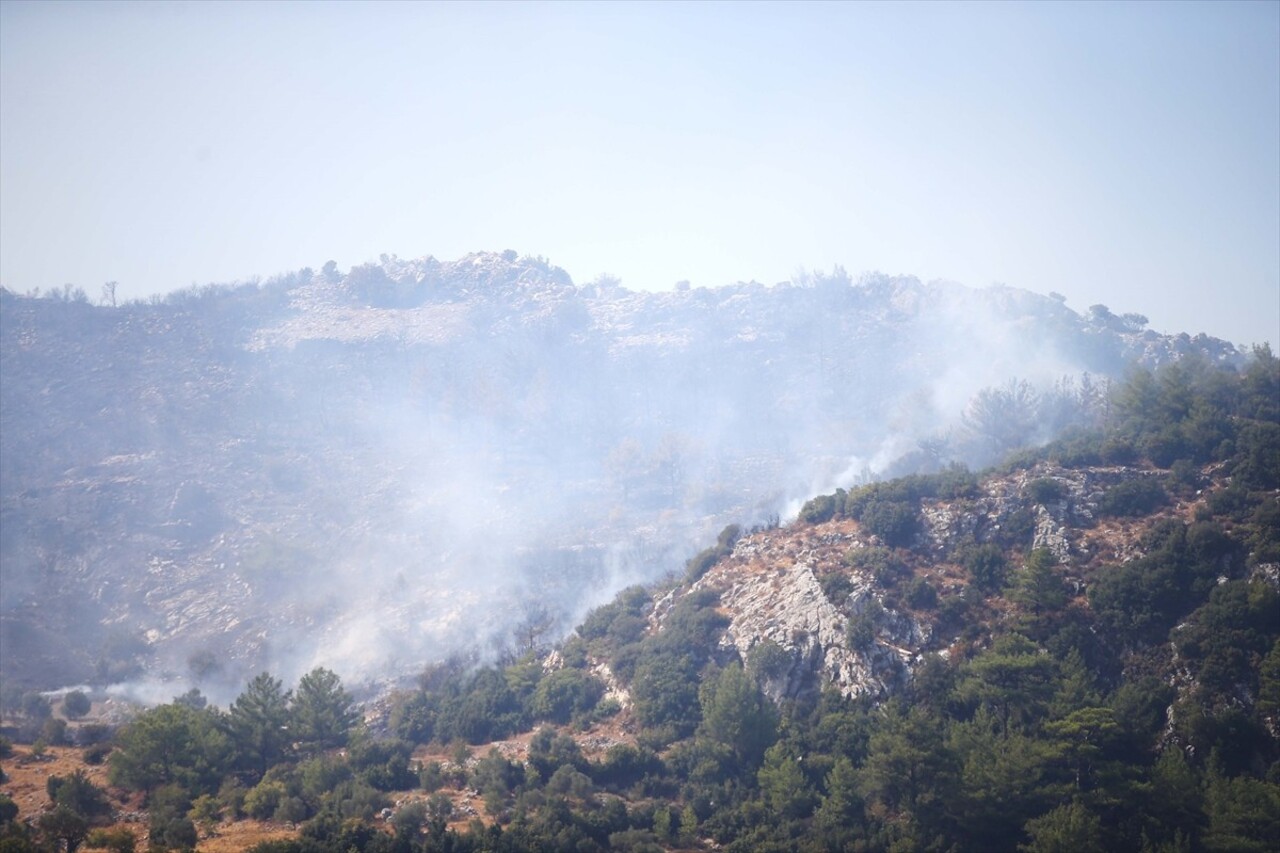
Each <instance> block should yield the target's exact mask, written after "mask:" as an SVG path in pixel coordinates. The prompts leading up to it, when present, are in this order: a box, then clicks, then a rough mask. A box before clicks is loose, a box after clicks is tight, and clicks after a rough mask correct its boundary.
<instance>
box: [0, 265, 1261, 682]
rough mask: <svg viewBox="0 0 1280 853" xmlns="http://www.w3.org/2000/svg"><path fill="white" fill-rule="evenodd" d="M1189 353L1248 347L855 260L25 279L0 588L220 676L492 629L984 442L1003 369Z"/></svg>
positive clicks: (8, 392) (596, 594)
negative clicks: (211, 282)
mask: <svg viewBox="0 0 1280 853" xmlns="http://www.w3.org/2000/svg"><path fill="white" fill-rule="evenodd" d="M1190 353H1202V354H1204V356H1205V357H1207V358H1209V359H1210V360H1212V361H1217V362H1225V363H1235V362H1237V361H1238V360H1239V359H1240V354H1239V353H1237V352H1236V351H1235V350H1234V348H1232V347H1231V346H1230V345H1229V344H1225V343H1223V342H1217V341H1213V340H1211V339H1205V338H1195V339H1192V338H1190V337H1187V336H1160V335H1157V334H1156V333H1154V332H1150V331H1145V330H1142V329H1141V324H1140V323H1139V322H1138V321H1137V320H1133V319H1124V318H1117V317H1115V316H1114V315H1111V314H1110V312H1109V311H1106V309H1105V308H1101V307H1100V306H1099V307H1098V310H1094V311H1092V312H1091V313H1090V315H1089V316H1088V317H1082V316H1080V315H1076V314H1075V313H1074V312H1071V311H1070V310H1069V309H1067V308H1066V307H1065V306H1064V305H1062V304H1061V302H1060V301H1058V300H1055V299H1052V298H1049V297H1038V296H1035V295H1033V294H1029V293H1026V292H1022V291H1015V290H1013V289H1009V288H1001V289H994V290H983V291H972V290H969V289H966V288H962V287H959V286H955V285H942V284H932V285H924V284H921V283H920V282H918V281H917V280H915V279H891V278H888V277H884V276H870V277H866V278H864V279H863V280H862V281H861V282H859V283H856V284H855V283H854V282H853V281H852V280H851V279H849V277H848V276H847V275H845V274H844V273H843V271H841V270H839V269H837V270H836V271H835V272H833V273H832V275H830V276H825V275H815V276H811V277H810V279H809V280H808V281H805V282H802V283H799V284H780V285H776V286H774V287H765V286H764V285H759V284H756V283H745V284H739V285H732V286H729V287H727V288H722V289H716V290H707V289H689V290H676V291H671V292H667V293H656V294H652V293H640V292H633V291H629V290H627V289H626V288H623V287H621V286H619V285H618V284H617V283H616V282H613V281H611V280H608V279H607V278H602V279H599V280H597V281H596V282H592V283H589V284H586V285H582V286H578V285H575V284H573V282H572V279H571V278H570V277H569V275H568V274H567V273H565V272H564V271H563V270H561V269H559V268H558V267H554V266H553V265H551V264H550V263H549V262H547V261H545V260H544V259H541V258H531V257H523V258H521V257H518V256H514V253H512V252H507V253H501V254H500V253H475V254H472V255H469V256H466V257H464V258H462V259H459V260H458V261H453V262H441V261H437V260H435V259H434V258H431V257H427V258H422V259H418V260H415V261H400V260H399V259H395V258H391V257H386V258H384V259H383V260H382V261H381V262H380V263H379V264H366V265H363V266H359V267H356V268H353V269H352V270H350V271H349V272H347V273H345V274H343V273H340V272H338V270H337V269H336V265H332V264H331V265H326V268H325V269H322V270H321V271H320V272H315V271H313V270H302V271H299V272H297V273H293V274H289V275H285V276H281V277H278V278H276V279H273V280H271V281H268V282H265V283H262V284H247V285H237V286H228V287H206V288H193V289H191V290H189V291H185V292H180V293H177V294H173V295H171V296H170V297H167V298H166V299H163V300H156V301H155V302H153V303H146V304H139V303H132V304H125V305H121V306H118V307H105V306H91V305H88V304H86V303H83V302H80V301H77V300H76V299H74V298H68V296H67V294H61V298H58V297H56V296H55V298H52V299H32V298H27V297H21V296H17V295H15V294H13V293H10V292H8V291H5V292H3V293H0V354H2V355H3V359H2V360H0V364H2V365H3V373H4V375H3V380H4V381H3V383H0V384H2V385H3V390H2V391H0V394H2V395H3V397H2V399H0V402H2V403H3V405H2V406H0V419H2V420H3V423H2V424H0V426H2V427H3V429H2V430H0V434H2V436H3V442H4V445H3V450H4V453H3V466H2V467H3V471H2V472H0V473H2V474H3V477H2V478H0V479H2V480H3V484H4V485H3V490H2V493H0V509H2V511H3V513H4V521H5V531H6V536H5V537H4V538H5V540H6V541H5V548H4V554H3V557H4V566H5V581H6V583H5V584H4V586H5V591H4V593H3V610H2V616H0V618H3V619H4V620H5V623H6V625H7V628H6V630H7V631H8V632H9V633H8V634H7V636H10V637H11V638H12V637H13V636H14V632H18V633H23V632H29V631H37V632H39V633H40V635H41V637H42V638H43V639H42V643H45V644H48V645H50V647H53V648H58V647H61V648H62V649H63V651H65V652H67V655H65V657H66V658H67V659H69V660H78V661H79V663H76V664H75V665H73V666H71V667H70V668H64V669H63V670H62V671H61V676H62V678H63V679H64V680H65V681H66V682H71V681H83V680H88V679H101V678H108V679H116V678H118V677H120V676H122V675H123V674H124V673H125V672H128V673H130V676H131V677H132V676H136V675H137V674H138V673H139V667H140V666H142V665H143V663H144V662H145V665H146V667H147V668H149V669H152V670H155V671H160V672H168V673H170V674H171V675H174V676H176V677H180V678H181V677H190V675H191V666H190V661H189V660H187V659H188V658H190V656H191V655H192V654H194V653H195V651H196V650H198V649H200V648H202V647H203V646H206V645H209V644H213V645H214V646H215V648H216V649H217V652H216V653H217V655H218V656H219V658H220V659H221V660H222V661H223V663H224V665H225V666H226V670H225V672H226V678H227V680H228V682H229V683H233V682H234V680H235V678H236V677H238V675H239V674H240V673H241V671H242V669H243V668H245V667H250V668H252V667H254V666H261V665H267V664H271V665H273V666H279V665H281V664H284V667H283V668H285V669H290V668H298V667H301V668H304V669H305V668H306V667H307V666H308V665H309V664H311V663H314V662H317V661H318V660H321V658H320V657H317V655H319V654H320V649H319V647H318V646H317V645H316V644H317V643H318V644H319V645H323V646H325V647H327V648H329V649H330V650H337V651H336V654H337V655H339V656H340V659H341V660H343V661H350V662H352V663H356V662H360V663H359V665H360V666H362V667H363V666H366V665H370V666H371V665H372V664H371V662H372V660H373V659H374V658H381V659H382V660H384V661H387V660H391V661H393V662H392V663H391V664H390V671H394V670H396V669H397V668H404V667H407V666H409V667H411V666H413V665H416V664H414V663H413V662H414V661H416V660H417V659H418V658H419V657H420V656H422V655H427V656H438V655H440V654H446V653H447V652H448V651H449V650H450V648H451V642H452V641H451V640H450V637H452V636H455V635H456V634H457V633H458V631H459V628H460V626H461V625H462V624H464V623H465V622H467V621H469V620H475V619H479V620H480V622H481V624H485V625H489V626H492V627H489V628H486V629H485V631H484V632H482V635H485V639H483V640H482V641H481V642H482V644H483V643H489V644H492V645H494V646H495V647H501V646H502V645H503V644H504V643H505V642H507V641H506V640H504V639H503V638H502V637H501V633H502V631H503V630H504V629H503V628H501V627H500V626H502V625H504V624H505V623H508V622H510V621H513V620H515V621H518V620H519V619H520V618H523V617H522V615H521V613H520V612H519V611H520V609H521V605H518V604H516V602H515V599H518V598H519V597H520V596H522V595H525V594H536V596H537V597H541V598H543V599H544V600H545V601H544V603H545V606H546V607H548V608H549V609H551V610H552V611H553V612H555V613H556V614H558V615H557V620H556V621H557V623H558V624H559V625H561V630H563V627H564V626H566V625H567V624H571V622H572V618H573V616H574V614H580V613H581V612H583V610H584V608H585V607H587V606H589V605H590V604H592V603H595V602H597V601H598V600H600V599H602V598H605V597H607V595H608V594H609V593H610V592H612V591H613V590H615V589H616V588H618V587H619V586H621V585H625V584H626V583H627V582H628V581H630V580H642V579H649V578H653V577H655V576H658V575H661V574H662V573H663V572H666V571H670V570H672V569H673V568H674V567H676V566H678V565H679V564H680V562H681V561H682V560H683V558H684V556H686V555H687V554H688V553H690V552H691V551H692V550H694V549H695V548H696V543H697V542H698V541H699V540H701V539H702V538H703V537H705V536H706V535H708V534H709V533H710V532H712V531H714V530H716V529H719V527H721V526H723V524H725V523H727V522H731V521H738V522H746V523H751V522H752V521H753V520H754V519H756V518H762V517H766V516H768V515H769V514H772V513H778V512H782V511H784V509H785V505H786V504H787V502H788V500H802V499H803V498H805V497H808V495H809V494H812V493H813V491H815V490H817V489H819V488H822V487H823V486H825V485H826V484H829V483H831V482H833V481H835V480H836V479H837V478H839V477H841V476H844V475H845V474H846V473H851V475H852V476H855V477H856V476H858V475H860V474H861V473H862V472H863V471H864V470H867V469H869V468H870V469H877V470H882V471H883V470H886V469H887V468H888V466H889V465H890V464H891V463H892V462H893V460H895V459H897V458H899V457H902V456H903V455H904V454H915V458H914V461H913V462H909V463H906V464H911V465H919V464H926V465H933V464H937V462H938V461H945V460H946V459H948V458H957V457H961V456H966V455H973V454H977V455H979V456H981V455H983V454H989V453H990V452H991V451H990V450H989V449H983V447H981V446H979V445H980V444H981V443H980V442H978V441H977V440H976V438H975V436H976V435H977V434H976V433H974V432H973V430H971V429H968V428H967V427H966V426H965V425H964V424H962V423H960V418H959V417H958V416H959V414H960V413H961V411H962V410H967V408H968V407H970V406H971V404H972V403H973V401H974V400H975V399H977V394H978V392H979V391H980V390H982V389H983V387H984V386H985V385H987V384H988V382H992V383H994V382H999V383H1006V382H1008V381H1012V380H1011V379H1010V377H1015V376H1017V377H1022V379H1023V380H1029V381H1031V382H1033V383H1035V385H1034V388H1035V389H1043V390H1044V392H1045V394H1046V395H1048V394H1049V393H1050V392H1051V391H1052V388H1051V381H1055V380H1060V379H1061V378H1062V377H1063V376H1067V375H1070V374H1076V375H1080V374H1081V373H1084V372H1091V373H1093V374H1095V375H1097V376H1100V377H1105V376H1108V375H1119V373H1120V372H1122V371H1123V369H1124V367H1125V365H1126V364H1127V363H1128V361H1129V360H1134V359H1136V360H1138V361H1139V362H1145V363H1148V364H1154V363H1167V362H1170V361H1172V360H1174V359H1175V358H1179V357H1183V356H1185V355H1186V354H1190ZM1029 387H1031V386H1029ZM1002 393H1003V392H1002ZM1036 393H1039V390H1037V391H1036ZM997 398H998V399H1004V398H1003V397H1000V395H999V394H997V395H996V397H995V398H992V399H997ZM1046 399H1047V397H1046ZM1059 426H1060V425H1059ZM1046 428H1048V427H1046ZM1056 428H1058V426H1055V427H1052V429H1056ZM1027 429H1028V430H1030V431H1031V432H1037V431H1038V430H1039V429H1040V427H1039V425H1029V426H1028V427H1027ZM1016 438H1017V439H1018V440H1026V439H1029V438H1035V436H1034V435H1030V434H1029V435H1026V436H1017V437H1016ZM1010 440H1012V439H1010ZM921 443H929V447H930V454H927V455H926V456H927V458H923V457H921V454H920V451H919V447H918V445H919V444H921ZM492 519H503V523H502V524H501V525H498V526H495V525H494V524H492V523H490V522H491V520H492ZM636 531H639V533H637V532H636ZM426 555H432V556H430V557H428V556H426ZM143 567H146V569H145V571H143V570H142V569H143ZM308 578H310V579H311V580H310V581H308V580H307V579H308ZM479 578H485V579H487V580H486V581H485V582H487V583H489V584H494V583H500V584H503V585H504V586H505V587H506V588H509V589H511V591H512V600H508V601H507V602H504V603H501V607H502V613H503V615H501V616H496V617H491V616H487V615H482V614H483V613H484V611H485V609H486V607H487V606H491V605H492V604H493V602H492V601H491V600H489V599H488V597H487V596H486V595H485V594H484V592H483V591H482V589H483V588H484V583H485V582H482V583H481V584H480V585H479V586H477V584H476V580H477V579H479ZM317 579H318V580H317ZM85 590H88V591H89V592H88V593H87V594H86V592H85ZM406 591H408V596H407V598H406ZM534 609H537V608H534ZM371 613H382V614H383V615H384V616H386V617H387V618H385V619H379V618H371V617H370V614H371ZM58 614H62V615H58ZM392 625H394V626H395V627H394V629H391V628H389V627H388V626H392ZM92 626H97V627H92ZM309 626H310V628H309ZM317 628H319V629H322V630H323V631H324V632H327V633H326V634H325V636H324V637H323V639H321V640H316V639H315V638H314V637H313V636H312V635H311V634H310V631H311V630H314V629H317ZM80 633H84V634H85V637H84V639H83V640H81V639H75V640H73V641H70V642H67V641H61V640H59V639H58V636H59V635H60V634H63V635H67V636H68V637H75V636H77V635H78V634H80ZM406 636H409V637H414V636H418V637H421V639H420V640H413V641H411V642H408V643H406V641H405V637H406ZM371 637H372V638H373V639H370V638H371ZM474 639H475V638H474V636H473V637H472V638H471V641H474ZM6 645H7V646H8V647H9V648H10V649H13V648H19V647H21V648H27V645H26V644H23V645H21V646H18V645H15V642H14V641H12V640H11V642H9V643H7V644H6ZM116 647H119V651H111V650H112V649H115V648H116ZM104 649H106V650H107V651H106V652H103V650H104ZM285 649H288V650H289V651H288V652H285V651H284V650H285ZM292 654H297V655H298V656H299V659H300V662H298V663H294V664H288V662H287V661H282V660H280V656H281V655H292ZM93 656H97V657H96V659H95V658H94V657H93ZM396 659H398V660H399V661H400V662H399V663H395V662H394V661H395V660H396ZM332 662H333V663H337V662H338V661H332ZM3 663H4V667H3V668H4V669H5V671H6V673H9V674H10V677H13V674H15V673H18V672H20V671H23V669H22V666H21V663H22V661H21V659H15V656H14V655H10V654H7V655H6V659H5V660H4V662H3ZM49 672H50V673H54V672H58V670H56V669H55V670H50V671H49ZM232 672H235V673H236V676H235V677H233V676H232V675H231V673H232ZM34 676H35V673H33V672H31V671H30V668H27V669H26V670H25V674H24V675H22V677H21V679H20V680H27V679H29V678H32V677H34ZM44 686H56V685H48V684H45V685H44ZM211 689H212V688H211Z"/></svg>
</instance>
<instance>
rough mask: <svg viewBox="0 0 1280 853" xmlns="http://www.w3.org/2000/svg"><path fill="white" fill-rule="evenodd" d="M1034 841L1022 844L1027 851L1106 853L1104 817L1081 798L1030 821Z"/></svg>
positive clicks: (1042, 852)
mask: <svg viewBox="0 0 1280 853" xmlns="http://www.w3.org/2000/svg"><path fill="white" fill-rule="evenodd" d="M1027 835H1029V836H1031V841H1030V842H1028V843H1027V844H1022V845H1019V847H1018V849H1019V850H1023V851H1026V853H1104V851H1105V850H1106V849H1107V848H1106V846H1105V844H1104V843H1103V837H1102V819H1101V818H1099V817H1098V816H1097V815H1096V814H1094V813H1093V812H1091V811H1090V810H1089V809H1088V808H1086V807H1085V806H1084V805H1083V804H1081V803H1080V802H1079V801H1075V802H1072V803H1069V804H1067V805H1063V806H1058V807H1057V808H1055V809H1053V810H1051V811H1049V812H1047V813H1045V814H1044V815H1043V816H1041V817H1038V818H1036V819H1035V820H1032V821H1029V822H1028V823H1027Z"/></svg>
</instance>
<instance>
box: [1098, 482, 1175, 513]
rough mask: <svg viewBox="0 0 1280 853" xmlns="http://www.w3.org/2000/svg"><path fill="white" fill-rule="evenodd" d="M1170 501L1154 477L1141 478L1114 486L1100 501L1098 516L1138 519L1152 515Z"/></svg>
mask: <svg viewBox="0 0 1280 853" xmlns="http://www.w3.org/2000/svg"><path fill="white" fill-rule="evenodd" d="M1168 500H1169V496H1168V495H1167V494H1165V491H1164V487H1163V486H1161V485H1160V482H1159V481H1158V480H1156V479H1155V478H1153V477H1140V478H1138V479H1136V480H1129V481H1128V482H1125V483H1120V484H1119V485H1115V486H1112V487H1111V488H1109V489H1107V491H1106V493H1105V494H1103V496H1102V500H1100V501H1098V515H1101V516H1115V517H1122V518H1123V517H1130V518H1136V517H1139V516H1143V515H1150V514H1151V513H1152V512H1155V511H1156V510H1157V509H1159V508H1160V507H1162V506H1164V505H1165V503H1167V502H1168Z"/></svg>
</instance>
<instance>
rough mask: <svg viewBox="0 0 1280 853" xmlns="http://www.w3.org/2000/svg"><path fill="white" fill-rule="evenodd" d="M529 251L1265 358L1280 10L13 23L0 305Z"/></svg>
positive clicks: (1279, 252)
mask: <svg viewBox="0 0 1280 853" xmlns="http://www.w3.org/2000/svg"><path fill="white" fill-rule="evenodd" d="M505 248H513V249H516V250H517V251H519V252H521V253H532V254H539V255H544V256H546V257H548V258H549V259H550V260H552V261H553V262H555V263H557V264H559V265H560V266H563V267H564V268H565V269H567V270H568V271H569V273H570V274H571V275H573V276H574V278H575V280H576V281H579V282H585V281H589V280H590V279H592V278H594V277H595V276H596V275H597V274H599V273H602V272H608V273H612V274H615V275H617V276H619V277H621V278H622V280H623V283H624V284H626V285H627V286H630V287H633V288H648V289H662V288H669V287H670V286H671V285H672V284H673V283H674V282H675V281H677V280H679V279H689V280H691V281H692V282H693V283H694V284H695V285H717V284H723V283H727V282H730V281H735V280H739V279H756V280H758V281H762V282H765V283H773V282H776V281H780V280H784V279H787V278H790V277H791V275H792V273H793V271H794V270H795V269H796V268H798V267H801V266H803V267H807V268H815V267H818V268H829V267H830V266H831V265H832V264H836V263H839V264H842V265H844V266H845V267H846V268H847V269H848V270H849V271H850V272H851V273H854V274H855V275H856V274H858V273H860V272H863V271H868V270H880V271H883V272H887V273H909V274H914V275H917V276H919V277H920V278H922V279H926V280H928V279H933V278H945V279H951V280H955V281H959V282H962V283H964V284H968V285H973V286H983V285H987V284H990V283H992V282H1003V283H1006V284H1009V285H1012V286H1017V287H1024V288H1028V289H1031V290H1035V291H1039V292H1042V293H1044V292H1049V291H1058V292H1060V293H1062V294H1064V295H1065V296H1066V297H1067V299H1068V303H1067V304H1068V305H1069V306H1071V307H1072V308H1075V309H1076V310H1078V311H1083V310H1084V309H1085V308H1087V307H1088V306H1089V305H1091V304H1093V303H1097V302H1102V303H1105V304H1107V305H1108V306H1110V308H1111V309H1112V310H1113V311H1116V312H1117V313H1123V312H1129V311H1137V312H1141V313H1144V314H1146V315H1147V316H1148V317H1150V318H1151V323H1152V327H1153V328H1156V329H1158V330H1160V331H1188V332H1191V333H1195V332H1199V331H1205V332H1208V333H1210V334H1214V335H1218V336H1221V337H1225V338H1228V339H1229V340H1232V341H1235V342H1237V343H1242V342H1254V341H1261V340H1270V341H1271V342H1272V343H1273V346H1274V345H1277V343H1278V339H1280V4H1278V3H1275V2H1248V3H1227V2H1214V3H1204V4H1198V3H1142V4H1106V3H1074V4H1062V5H1058V4H1052V3H1044V2H1037V3H1027V4H1015V3H992V4H962V3H949V4H944V3H926V4H920V5H911V4H906V3H894V4H887V5H879V4H872V3H852V4H837V3H815V4H804V3H787V4H777V5H775V4H770V3H744V4H736V3H727V2H721V3H707V4H697V3H674V2H672V3H635V4H629V3H620V2H610V3H599V4H589V3H583V2H577V3H565V4H558V3H553V4H540V3H532V2H521V3H459V4H449V3H430V4H412V3H407V2H395V3H387V4H377V3H368V2H366V3H355V4H344V3H305V4H304V3H289V2H271V3H248V2H241V3H231V2H220V3H190V4H188V3H165V2H145V3H109V2H88V3H73V2H37V3H26V2H11V0H6V1H5V2H3V3H2V4H0V283H3V284H4V286H6V287H9V288H10V289H13V290H18V291H26V290H29V289H31V288H34V287H41V288H47V287H49V286H58V285H61V284H62V283H64V282H72V283H74V284H77V285H80V286H82V287H84V288H85V289H86V290H87V291H88V292H89V294H90V296H91V297H94V298H96V297H97V295H98V293H99V290H100V287H101V284H102V282H104V281H106V280H108V279H115V280H118V281H119V282H120V294H121V295H122V296H124V297H136V296H142V295H146V294H149V293H153V292H158V291H166V290H172V289H174V288H177V287H182V286H186V285H189V284H191V283H193V282H196V283H206V282H210V281H231V280H235V279H241V278H248V277H250V276H253V275H262V276H264V277H265V276H270V275H272V274H275V273H279V272H285V271H289V270H293V269H297V268H299V267H302V266H313V267H317V268H318V267H319V266H320V265H322V264H323V263H324V262H325V261H326V260H329V259H334V260H336V261H337V262H338V264H339V266H340V267H342V268H343V269H345V268H347V267H350V266H352V265H353V264H357V263H363V262H365V261H369V260H374V259H376V258H377V257H378V255H380V254H381V253H384V252H386V253H392V254H397V255H400V256H401V257H417V256H421V255H426V254H433V255H435V256H436V257H438V258H442V259H451V258H455V257H458V256H461V255H463V254H465V253H466V252H469V251H473V250H479V249H493V250H501V249H505Z"/></svg>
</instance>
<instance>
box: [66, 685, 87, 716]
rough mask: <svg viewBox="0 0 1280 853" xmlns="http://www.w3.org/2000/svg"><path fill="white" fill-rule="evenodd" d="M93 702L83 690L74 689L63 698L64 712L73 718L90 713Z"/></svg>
mask: <svg viewBox="0 0 1280 853" xmlns="http://www.w3.org/2000/svg"><path fill="white" fill-rule="evenodd" d="M91 707H92V703H91V702H90V701H89V697H88V696H86V695H85V693H84V691H83V690H72V691H71V692H69V693H68V694H67V695H66V696H64V697H63V698H62V712H63V713H64V714H66V715H67V716H68V717H70V718H71V719H73V720H77V719H79V718H80V717H83V716H84V715H85V714H87V713H89V709H90V708H91Z"/></svg>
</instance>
